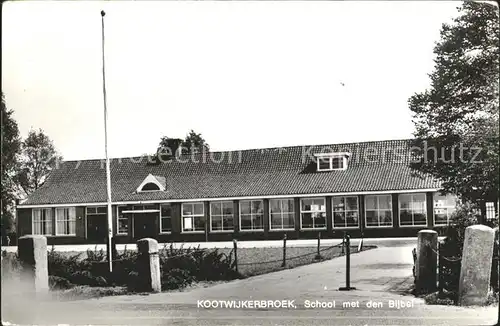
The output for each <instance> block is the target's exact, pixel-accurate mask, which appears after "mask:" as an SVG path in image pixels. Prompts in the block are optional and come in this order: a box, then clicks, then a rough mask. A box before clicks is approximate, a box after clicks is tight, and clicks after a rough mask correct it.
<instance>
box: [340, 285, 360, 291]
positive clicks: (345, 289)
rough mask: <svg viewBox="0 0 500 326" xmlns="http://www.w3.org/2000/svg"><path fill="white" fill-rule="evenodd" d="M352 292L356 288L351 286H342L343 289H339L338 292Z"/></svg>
mask: <svg viewBox="0 0 500 326" xmlns="http://www.w3.org/2000/svg"><path fill="white" fill-rule="evenodd" d="M352 290H356V288H355V287H353V286H349V287H347V286H344V287H341V288H339V291H352Z"/></svg>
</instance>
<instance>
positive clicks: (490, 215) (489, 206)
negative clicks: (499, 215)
mask: <svg viewBox="0 0 500 326" xmlns="http://www.w3.org/2000/svg"><path fill="white" fill-rule="evenodd" d="M495 218H496V216H495V203H493V202H487V203H486V220H487V221H491V220H493V219H495Z"/></svg>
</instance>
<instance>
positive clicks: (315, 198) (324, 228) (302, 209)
mask: <svg viewBox="0 0 500 326" xmlns="http://www.w3.org/2000/svg"><path fill="white" fill-rule="evenodd" d="M304 200H313V201H314V200H322V201H323V206H324V207H325V209H324V210H321V211H305V210H304V208H303V201H304ZM303 213H325V226H324V227H323V226H322V227H320V228H317V227H315V226H316V225H315V224H316V223H315V220H314V219H313V227H312V228H304V227H302V214H303ZM327 216H328V214H327V213H326V198H325V197H314V198H300V229H301V230H307V231H309V230H326V227H327V225H328V223H327V218H328V217H327Z"/></svg>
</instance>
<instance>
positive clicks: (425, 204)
mask: <svg viewBox="0 0 500 326" xmlns="http://www.w3.org/2000/svg"><path fill="white" fill-rule="evenodd" d="M416 195H421V196H422V195H423V196H424V215H425V224H419V225H415V216H414V215H415V213H414V211H413V210H409V211H411V219H412V222H413V223H412V224H411V225H402V224H401V211H402V210H405V211H407V210H406V209H401V197H402V196H410V203H412V202H413V201H414V200H413V196H416ZM410 205H411V204H410ZM398 207H399V209H398V219H399V227H401V228H421V227H427V226H428V225H429V217H428V216H427V194H426V193H422V192H418V193H410V194H398Z"/></svg>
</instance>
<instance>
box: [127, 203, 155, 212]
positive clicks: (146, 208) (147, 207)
mask: <svg viewBox="0 0 500 326" xmlns="http://www.w3.org/2000/svg"><path fill="white" fill-rule="evenodd" d="M132 210H133V211H153V212H151V213H154V212H158V206H157V205H156V204H149V205H134V206H132Z"/></svg>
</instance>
